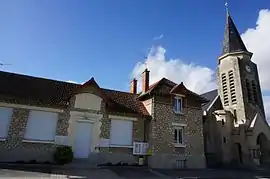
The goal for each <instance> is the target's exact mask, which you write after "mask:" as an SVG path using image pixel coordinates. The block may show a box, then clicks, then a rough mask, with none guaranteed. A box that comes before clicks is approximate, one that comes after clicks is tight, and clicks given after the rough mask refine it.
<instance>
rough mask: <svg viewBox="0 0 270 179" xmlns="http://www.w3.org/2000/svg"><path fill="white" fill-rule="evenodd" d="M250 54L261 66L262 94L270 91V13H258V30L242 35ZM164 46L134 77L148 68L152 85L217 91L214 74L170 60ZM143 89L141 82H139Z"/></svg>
mask: <svg viewBox="0 0 270 179" xmlns="http://www.w3.org/2000/svg"><path fill="white" fill-rule="evenodd" d="M242 38H243V41H244V42H245V44H246V46H247V48H248V50H249V51H250V52H252V53H253V58H252V61H254V62H255V63H256V64H257V65H258V70H259V73H260V81H261V85H262V90H263V91H270V78H269V75H268V74H269V72H268V71H269V69H268V67H269V66H270V10H269V9H268V10H267V9H264V10H261V11H260V12H259V16H258V19H257V22H256V27H255V28H249V29H247V30H246V31H245V32H244V33H243V34H242ZM165 53H166V50H165V49H164V48H163V47H162V46H158V47H152V48H151V51H150V53H149V54H148V58H147V59H146V61H145V62H139V63H138V64H137V65H136V66H135V67H134V69H133V72H132V76H133V77H137V78H138V77H139V76H140V75H141V73H142V72H143V70H144V69H145V64H144V63H146V64H147V66H148V69H149V70H150V84H151V83H154V82H156V81H158V80H160V79H161V78H163V77H166V78H168V79H170V80H172V81H174V82H176V83H180V82H182V81H183V82H184V84H185V85H186V86H187V88H189V89H190V90H193V91H194V92H197V93H202V92H205V91H208V90H211V89H214V88H216V79H215V71H214V70H212V69H209V68H207V67H205V66H201V65H197V64H193V63H190V64H188V63H185V62H183V61H182V60H181V59H167V58H166V56H165ZM138 81H139V83H138V85H139V88H140V78H138ZM264 106H265V109H266V110H265V111H266V115H267V116H268V118H270V96H264Z"/></svg>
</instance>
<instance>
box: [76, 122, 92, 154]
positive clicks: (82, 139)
mask: <svg viewBox="0 0 270 179" xmlns="http://www.w3.org/2000/svg"><path fill="white" fill-rule="evenodd" d="M91 139H92V123H90V122H76V133H75V145H74V157H75V158H88V155H89V152H90V147H91Z"/></svg>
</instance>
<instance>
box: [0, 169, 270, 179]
mask: <svg viewBox="0 0 270 179" xmlns="http://www.w3.org/2000/svg"><path fill="white" fill-rule="evenodd" d="M269 173H270V172H269V171H257V172H251V171H236V170H207V169H205V170H152V169H147V168H128V167H126V168H122V167H111V168H101V169H65V168H54V167H51V166H45V167H31V168H30V167H18V166H16V167H14V166H13V167H10V166H9V167H7V166H5V167H3V166H1V169H0V178H59V179H61V178H63V179H66V178H89V179H155V178H157V179H159V178H160V179H162V178H167V179H210V178H216V179H268V178H269V179H270V174H269Z"/></svg>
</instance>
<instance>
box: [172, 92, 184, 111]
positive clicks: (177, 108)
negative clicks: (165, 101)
mask: <svg viewBox="0 0 270 179" xmlns="http://www.w3.org/2000/svg"><path fill="white" fill-rule="evenodd" d="M173 107H174V112H176V113H181V112H182V99H181V97H178V96H177V97H174V102H173Z"/></svg>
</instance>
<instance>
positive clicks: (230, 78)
mask: <svg viewBox="0 0 270 179" xmlns="http://www.w3.org/2000/svg"><path fill="white" fill-rule="evenodd" d="M228 75H229V86H230V92H231V102H232V104H236V103H237V101H236V94H235V85H234V76H233V71H232V70H230V71H229V73H228Z"/></svg>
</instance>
